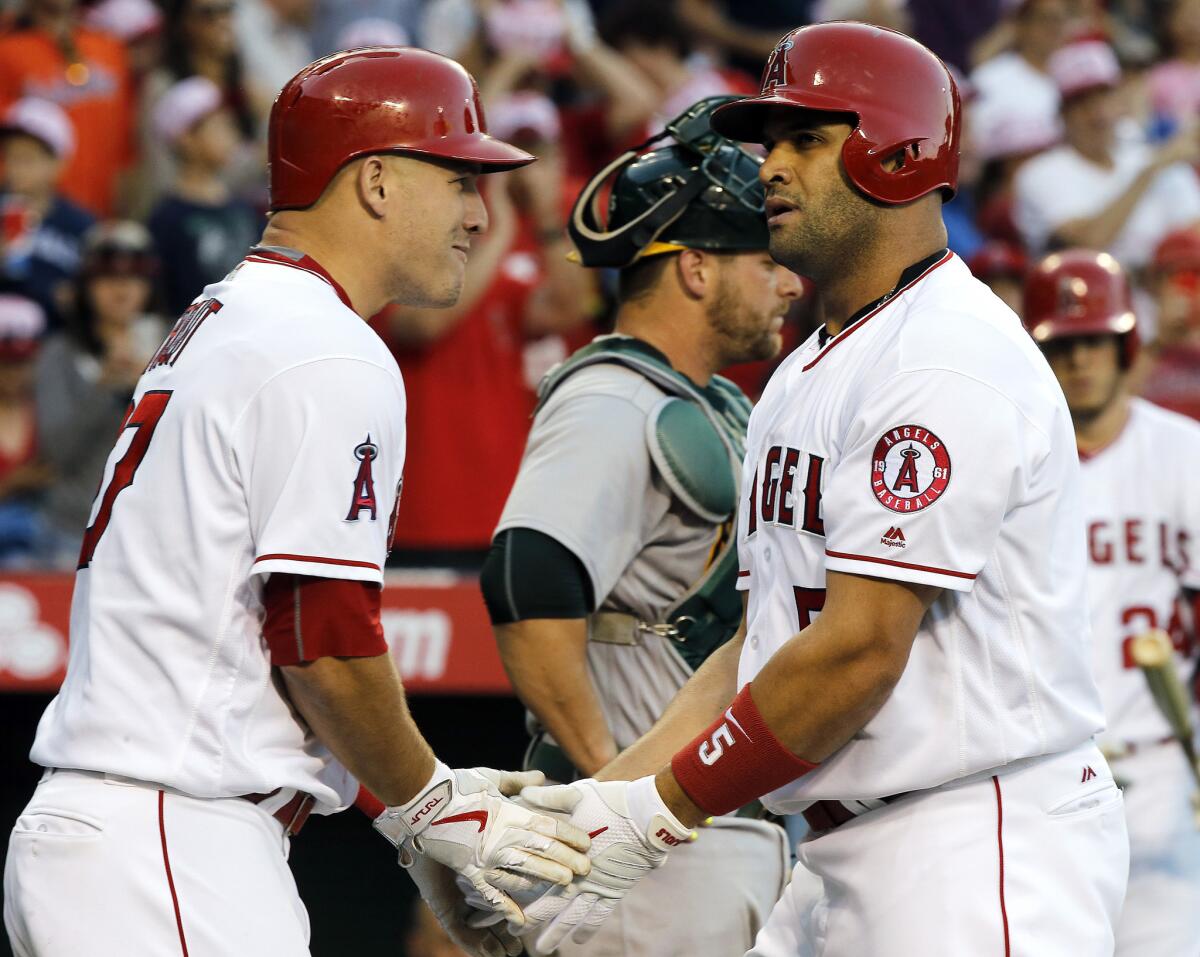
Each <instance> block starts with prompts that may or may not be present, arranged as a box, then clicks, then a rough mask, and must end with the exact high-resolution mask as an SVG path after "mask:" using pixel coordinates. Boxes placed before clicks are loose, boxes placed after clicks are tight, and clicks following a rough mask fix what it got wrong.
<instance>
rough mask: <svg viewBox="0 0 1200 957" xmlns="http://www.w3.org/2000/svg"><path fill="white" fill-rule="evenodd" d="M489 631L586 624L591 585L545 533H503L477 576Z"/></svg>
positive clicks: (568, 552) (579, 565)
mask: <svg viewBox="0 0 1200 957" xmlns="http://www.w3.org/2000/svg"><path fill="white" fill-rule="evenodd" d="M479 587H480V589H481V590H482V591H483V602H484V604H485V605H487V610H488V616H489V617H490V618H491V620H492V624H493V625H510V624H512V623H513V622H514V621H523V620H526V619H530V618H586V617H587V615H588V612H590V611H591V610H592V607H593V597H592V594H593V591H592V582H591V579H590V578H589V577H588V573H587V570H586V569H585V568H584V567H583V562H581V561H580V560H579V559H578V558H577V557H576V555H575V553H574V552H573V551H571V550H570V549H569V548H567V547H566V546H565V545H563V544H562V543H561V542H559V541H558V540H557V539H554V538H551V537H550V536H549V535H547V534H545V533H544V532H537V531H534V530H533V529H531V528H506V529H505V530H504V531H502V532H501V533H500V534H499V535H497V536H496V538H495V540H494V541H493V542H492V547H491V549H490V550H489V551H488V553H487V558H485V559H484V562H483V569H482V570H481V571H480V573H479Z"/></svg>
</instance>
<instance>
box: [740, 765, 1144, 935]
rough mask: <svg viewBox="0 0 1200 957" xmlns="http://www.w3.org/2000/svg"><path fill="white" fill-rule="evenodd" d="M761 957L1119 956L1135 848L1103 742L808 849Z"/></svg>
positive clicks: (954, 787)
mask: <svg viewBox="0 0 1200 957" xmlns="http://www.w3.org/2000/svg"><path fill="white" fill-rule="evenodd" d="M799 860H800V863H799V865H797V867H796V873H795V874H794V875H793V880H792V883H791V884H790V885H789V886H788V889H787V891H786V892H785V893H784V896H783V897H782V898H781V899H780V901H779V904H778V905H776V907H775V910H774V911H773V912H772V913H771V916H770V918H769V919H768V921H767V925H766V926H765V927H764V928H763V930H762V932H761V933H760V934H759V935H758V940H757V941H756V942H755V945H754V947H753V949H752V950H750V951H749V953H748V955H747V957H868V955H871V957H883V955H889V957H890V955H896V957H900V955H904V957H910V955H912V957H916V955H920V957H964V955H967V954H969V955H971V957H1112V953H1113V947H1114V940H1115V929H1116V925H1117V920H1118V917H1119V915H1120V911H1121V902H1122V899H1123V897H1124V894H1125V882H1126V877H1127V874H1128V868H1129V844H1128V839H1127V836H1126V833H1125V816H1124V809H1123V804H1122V799H1121V792H1120V791H1119V790H1118V789H1117V787H1116V785H1115V784H1114V783H1113V780H1112V773H1111V772H1110V770H1109V768H1108V765H1107V764H1106V763H1105V761H1104V758H1103V756H1102V755H1101V754H1100V751H1099V750H1098V749H1097V748H1096V747H1095V746H1094V745H1093V744H1091V743H1089V744H1087V745H1085V746H1081V747H1078V748H1075V749H1072V750H1071V751H1067V752H1063V753H1061V754H1057V755H1051V756H1047V757H1044V758H1039V759H1034V760H1032V761H1027V762H1020V763H1019V764H1018V765H1017V766H1011V765H1010V766H1009V767H1008V768H1006V769H1004V770H1001V771H999V772H997V773H996V774H995V775H992V774H985V775H975V776H972V777H970V778H965V779H963V780H961V781H957V782H954V783H952V784H949V785H945V786H943V787H941V788H936V789H933V790H930V791H922V792H918V793H917V794H914V795H911V796H910V797H907V798H901V799H900V800H899V801H896V802H895V803H893V804H890V805H887V806H886V807H883V808H880V809H879V810H876V811H871V812H868V813H867V814H865V815H863V816H862V817H860V818H857V819H855V820H853V821H850V822H848V823H846V824H843V825H842V826H841V827H839V828H836V829H834V830H832V831H829V832H826V833H824V834H822V835H821V836H818V837H810V838H808V839H806V840H805V841H804V842H802V843H801V844H800V848H799Z"/></svg>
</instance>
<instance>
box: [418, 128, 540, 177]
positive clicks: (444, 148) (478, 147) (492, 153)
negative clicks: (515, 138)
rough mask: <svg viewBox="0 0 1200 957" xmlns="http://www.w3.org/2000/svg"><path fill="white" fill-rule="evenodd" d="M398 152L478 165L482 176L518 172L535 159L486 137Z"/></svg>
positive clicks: (452, 139) (457, 138) (460, 138)
mask: <svg viewBox="0 0 1200 957" xmlns="http://www.w3.org/2000/svg"><path fill="white" fill-rule="evenodd" d="M397 151H398V152H402V153H413V154H414V155H417V156H422V155H424V156H436V157H438V158H440V159H448V160H457V161H458V162H462V163H478V164H479V166H480V167H481V169H480V172H481V173H503V172H505V171H506V170H510V169H520V168H521V167H522V166H528V165H529V164H530V163H532V162H533V161H534V160H535V159H537V157H536V156H534V155H533V154H532V153H526V152H525V151H524V150H523V149H518V148H517V147H515V146H513V145H512V144H511V143H505V142H504V140H498V139H496V138H495V137H492V136H488V135H487V134H486V133H485V134H482V135H481V134H477V133H476V134H466V135H461V136H447V137H445V138H444V139H440V140H438V141H437V144H436V145H434V146H426V147H424V148H422V149H412V148H409V147H399V148H398V150H397Z"/></svg>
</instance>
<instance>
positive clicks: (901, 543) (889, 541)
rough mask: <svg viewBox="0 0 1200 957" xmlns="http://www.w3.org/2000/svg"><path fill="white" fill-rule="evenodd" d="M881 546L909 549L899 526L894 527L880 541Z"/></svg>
mask: <svg viewBox="0 0 1200 957" xmlns="http://www.w3.org/2000/svg"><path fill="white" fill-rule="evenodd" d="M879 544H881V545H891V546H892V547H893V548H908V542H906V541H905V540H904V532H902V531H900V526H899V525H893V526H892V527H891V528H889V529H888V530H887V531H886V532H884V533H883V535H882V536H881V537H880V539H879Z"/></svg>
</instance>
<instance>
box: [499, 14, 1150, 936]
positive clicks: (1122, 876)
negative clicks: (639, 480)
mask: <svg viewBox="0 0 1200 957" xmlns="http://www.w3.org/2000/svg"><path fill="white" fill-rule="evenodd" d="M960 110H961V104H960V100H959V96H958V92H957V88H956V86H955V83H954V80H953V78H952V77H951V75H950V73H949V71H948V70H947V69H946V67H945V65H944V64H943V63H942V62H941V60H939V59H938V58H937V57H936V56H935V55H934V54H933V53H932V52H930V51H929V50H928V49H927V48H926V47H924V46H922V45H921V44H920V43H918V42H917V41H915V40H913V39H912V38H910V37H907V36H905V35H903V34H898V33H894V32H892V31H889V30H886V29H883V28H880V27H874V26H870V25H867V24H860V23H849V22H845V23H825V24H814V25H812V26H808V27H802V28H800V29H797V30H794V31H792V32H791V33H790V34H788V35H787V36H785V37H784V38H782V39H781V40H780V42H779V45H778V46H777V47H776V49H775V51H774V53H773V54H772V55H771V57H770V59H769V60H768V61H767V64H766V67H765V69H764V70H763V79H762V86H761V91H760V93H759V94H758V95H757V96H755V97H751V98H748V99H744V100H740V101H737V102H734V103H730V104H726V105H725V106H722V107H720V108H719V109H718V110H716V111H715V112H714V113H713V115H712V120H711V126H712V129H713V131H714V132H715V133H717V134H719V135H723V136H727V137H729V138H731V139H735V140H740V141H743V142H754V143H760V144H762V145H763V146H764V147H765V149H766V151H767V155H766V159H765V160H764V161H763V163H762V166H761V167H760V170H759V179H760V181H761V182H762V184H763V186H764V188H765V195H766V201H765V204H764V211H765V213H766V224H767V229H768V233H769V250H770V254H771V258H772V259H773V260H774V261H775V262H777V263H779V264H780V265H782V266H785V267H787V268H788V269H790V270H792V271H794V272H796V273H798V274H800V275H804V276H806V277H807V278H808V279H810V280H811V281H812V283H813V286H814V298H815V300H816V303H817V308H818V309H819V310H820V316H821V318H822V319H823V320H824V322H823V325H822V326H821V328H819V329H818V330H817V331H816V332H815V333H814V334H813V335H812V336H811V337H810V338H809V339H808V340H807V341H806V342H805V343H804V344H803V345H801V346H800V347H798V348H797V349H796V350H795V351H793V352H792V354H791V355H789V356H788V357H787V359H785V360H784V362H783V363H782V364H781V365H780V367H779V368H778V369H777V370H776V372H775V374H774V375H773V376H772V377H771V380H770V381H769V382H768V383H767V387H766V389H765V390H764V392H763V395H762V397H761V398H760V399H759V401H758V404H757V405H755V407H754V410H753V413H752V414H751V416H750V423H749V427H748V429H747V433H746V445H745V450H746V454H745V458H744V461H743V465H742V469H741V479H742V484H741V494H740V495H739V496H738V499H739V502H738V522H737V530H736V533H735V534H736V539H737V543H736V547H737V554H738V573H737V579H736V582H737V583H736V587H737V588H738V590H740V591H742V592H743V609H744V611H743V621H742V626H741V628H740V629H739V630H738V632H737V634H735V636H734V637H733V638H732V639H731V640H730V641H729V643H728V644H727V645H726V646H724V647H722V648H720V649H718V650H717V651H716V652H715V653H714V654H712V655H711V656H710V657H708V658H707V659H706V660H705V662H704V664H703V665H702V666H701V667H700V668H699V669H698V670H697V671H696V673H695V674H694V675H692V676H691V678H690V679H689V680H688V682H687V683H686V684H684V685H683V688H682V689H681V691H680V692H679V694H678V695H677V696H676V697H675V698H674V699H673V700H672V701H671V703H670V704H669V705H667V707H666V708H665V709H664V710H663V713H662V715H661V716H660V717H659V718H658V720H657V722H656V723H655V725H654V727H653V728H652V729H651V730H650V732H649V733H648V734H646V735H644V736H643V737H642V738H640V739H639V740H638V741H637V742H635V743H633V744H632V745H631V746H629V747H628V748H626V749H625V750H623V751H622V752H621V753H620V754H619V755H618V756H617V757H616V759H615V760H614V761H613V762H612V763H611V764H609V765H608V766H606V767H605V768H604V769H603V770H602V771H601V772H600V773H599V775H598V777H599V779H600V780H598V781H589V780H586V779H585V780H581V781H577V782H574V783H573V784H568V785H563V786H562V787H559V788H527V789H526V790H525V791H524V792H523V793H522V799H523V800H524V801H525V802H526V803H527V804H529V805H530V806H531V807H541V808H551V807H552V808H555V809H557V810H558V811H560V812H565V811H570V813H571V817H570V820H571V821H572V822H573V823H575V824H576V825H577V826H579V827H580V828H582V829H584V830H587V831H588V833H592V834H596V833H597V830H596V829H597V828H600V827H605V826H608V827H609V828H610V830H612V829H615V827H618V826H624V822H623V820H622V815H621V814H620V812H619V810H618V809H616V805H615V804H614V803H612V801H611V798H610V795H611V792H609V791H608V788H609V786H610V785H611V784H612V783H613V782H614V781H620V780H631V781H632V783H630V784H629V785H628V786H627V789H626V791H625V792H624V796H625V797H626V799H627V801H629V802H630V803H632V802H633V801H636V802H639V805H640V806H641V807H645V806H647V805H649V804H650V803H651V801H652V799H653V798H654V797H657V798H658V799H660V800H661V802H662V803H663V804H665V805H666V808H667V811H668V812H669V813H670V815H671V817H667V816H666V815H663V817H662V820H664V822H665V824H664V830H665V825H666V824H670V825H672V826H675V823H676V822H678V824H679V825H682V826H683V827H684V828H686V827H689V826H690V827H697V826H698V825H700V824H702V823H703V822H704V821H705V819H706V818H707V817H709V816H712V815H720V814H725V813H728V812H729V811H731V810H733V809H735V808H737V807H740V806H742V805H743V804H744V803H746V802H747V801H749V800H752V799H756V798H757V799H759V800H761V801H762V802H763V804H764V806H765V807H766V808H767V809H768V810H769V811H771V812H773V813H777V814H794V813H801V814H803V816H804V817H805V819H806V820H807V822H808V824H809V826H810V832H809V833H808V834H807V835H806V836H805V838H804V839H803V840H802V841H801V842H800V843H799V845H798V846H797V849H796V851H797V856H798V859H799V863H798V865H797V867H796V869H795V872H794V877H793V880H792V882H791V883H790V884H789V885H788V887H787V889H786V890H785V891H784V893H783V896H782V897H781V898H780V900H779V901H778V902H777V903H776V905H775V907H774V909H773V910H772V912H771V914H770V916H769V917H768V918H767V921H766V923H765V924H764V926H763V928H762V930H760V931H759V933H758V936H757V938H756V939H755V943H754V946H753V947H752V948H751V949H750V950H749V951H748V952H747V954H748V957H814V955H825V957H883V955H887V957H892V955H895V957H901V955H902V957H918V955H939V957H942V955H945V957H949V955H953V957H959V955H971V957H976V955H997V957H999V955H1002V954H1028V955H1034V954H1036V955H1055V957H1061V955H1068V954H1069V955H1073V957H1111V955H1112V952H1113V940H1114V931H1115V926H1116V924H1117V921H1118V918H1119V915H1120V908H1121V902H1122V899H1123V897H1124V894H1125V883H1126V877H1127V873H1128V867H1129V846H1128V842H1127V838H1126V828H1125V816H1124V810H1123V806H1122V797H1121V792H1120V789H1119V788H1118V787H1117V785H1116V783H1115V781H1114V780H1113V775H1112V772H1111V770H1110V768H1109V767H1108V765H1107V764H1106V763H1105V759H1104V755H1103V754H1102V753H1101V751H1100V750H1099V749H1098V748H1097V747H1096V744H1095V742H1094V736H1095V734H1096V733H1097V732H1098V731H1100V730H1101V729H1102V728H1103V725H1104V713H1103V709H1102V706H1101V699H1100V694H1099V691H1098V689H1097V687H1096V682H1095V679H1094V677H1093V675H1092V663H1091V657H1090V651H1091V649H1090V643H1089V641H1088V621H1087V605H1086V601H1087V599H1086V594H1085V577H1086V572H1087V569H1086V565H1085V554H1084V541H1085V534H1086V531H1085V527H1084V523H1083V517H1082V505H1081V502H1080V492H1079V487H1078V486H1079V460H1078V457H1077V455H1076V452H1075V448H1074V431H1073V429H1072V422H1071V417H1070V411H1069V410H1068V408H1067V404H1066V401H1065V400H1064V398H1063V394H1062V389H1061V388H1060V387H1059V385H1058V382H1057V381H1056V380H1055V378H1054V374H1053V373H1052V372H1051V370H1050V368H1049V366H1048V365H1047V363H1046V361H1045V359H1044V358H1043V356H1042V355H1041V354H1040V353H1039V352H1038V349H1037V347H1036V345H1035V344H1034V342H1033V341H1032V340H1031V339H1030V338H1029V336H1028V335H1027V334H1026V333H1025V331H1024V329H1023V328H1022V327H1021V323H1020V321H1019V320H1018V319H1017V317H1016V316H1015V315H1013V313H1012V311H1011V310H1010V309H1008V307H1006V306H1005V305H1004V303H1002V302H1001V301H1000V299H999V298H997V297H996V296H995V295H994V294H993V293H992V292H991V291H990V290H989V289H988V288H987V287H986V286H984V285H983V284H982V283H981V282H979V280H977V279H975V278H974V277H973V276H972V275H971V274H970V272H969V270H968V269H967V267H966V265H965V264H964V263H963V262H962V260H960V259H959V258H958V257H956V256H955V255H954V254H953V253H951V252H949V251H948V250H947V248H946V229H945V225H944V223H943V220H942V206H943V204H944V203H945V202H946V201H947V200H948V199H949V197H951V196H952V195H953V192H954V189H955V187H956V185H957V177H958V154H959V148H960V147H959V143H960V136H961V116H960ZM654 225H655V223H654V222H653V221H650V222H647V223H646V224H645V229H646V231H650V232H651V234H652V230H653V227H654ZM593 232H595V230H594V229H593ZM592 238H593V239H595V238H596V237H592ZM567 387H569V386H567ZM667 541H670V539H667ZM516 587H518V586H517V585H516V584H515V583H514V588H516ZM683 624H684V626H685V627H683V628H680V629H679V631H680V634H681V638H682V639H683V640H684V641H685V642H686V639H687V636H688V634H689V632H688V631H687V623H686V622H684V623H683ZM669 636H670V635H669V633H668V637H669ZM650 638H651V636H646V638H644V639H642V640H643V641H645V640H650ZM685 647H686V645H685ZM618 674H619V673H618ZM622 678H623V676H622ZM646 775H649V776H650V780H651V782H652V793H650V794H649V795H647V792H646V791H645V790H643V788H644V785H640V784H639V783H638V782H639V781H644V780H645V778H644V777H643V776H646ZM665 833H666V834H667V836H668V837H671V838H674V836H675V834H676V833H677V832H676V831H674V830H665ZM706 836H707V835H706V833H705V831H704V829H703V828H699V829H698V831H697V837H696V840H695V843H694V845H693V844H689V845H686V846H683V847H678V848H676V849H674V850H671V852H670V854H669V855H668V856H667V858H666V862H665V866H667V867H669V866H671V864H672V862H673V861H674V860H675V858H676V857H678V858H680V859H683V860H686V859H687V855H688V852H689V851H690V850H691V849H693V848H695V849H698V848H700V846H701V845H702V844H703V842H704V841H705V840H706ZM667 843H669V842H667ZM613 847H620V849H621V851H622V852H623V854H622V858H621V859H622V861H623V862H629V863H630V864H632V863H633V862H636V863H637V864H638V865H640V869H641V871H642V873H643V874H650V873H652V872H653V868H654V867H655V866H656V865H660V864H662V861H661V858H660V857H659V855H658V854H656V853H655V850H656V848H655V846H654V845H653V844H652V845H651V847H650V848H648V849H645V848H644V849H641V852H640V853H639V848H638V847H637V845H636V844H634V843H633V842H632V841H626V840H623V839H622V838H621V837H620V836H619V835H614V836H611V837H610V836H608V832H602V833H601V834H600V835H599V836H597V837H596V838H595V839H594V840H593V845H592V851H591V853H592V854H593V855H594V856H595V857H596V859H597V860H599V859H600V855H603V854H604V853H605V851H606V850H609V849H611V848H613ZM597 871H601V873H599V874H598V873H596V872H597ZM709 873H711V877H712V879H713V881H715V882H719V881H722V880H723V879H724V875H723V874H722V872H721V869H720V866H719V865H715V866H713V867H711V869H710V870H709ZM637 881H638V877H637V874H636V873H632V867H628V868H627V869H622V870H621V871H619V872H618V870H617V868H616V867H612V868H605V869H603V870H601V868H599V867H597V868H596V869H595V870H594V871H593V873H592V874H590V875H589V876H588V877H587V878H584V879H581V880H578V881H576V882H574V883H573V884H572V885H571V887H569V888H567V889H565V890H563V889H557V888H555V889H550V890H549V891H548V892H547V893H546V894H545V895H544V896H543V897H542V898H540V899H539V900H538V901H536V902H534V903H532V904H530V905H528V906H527V907H526V909H525V912H526V916H527V921H526V925H525V927H524V928H522V933H523V934H527V935H528V936H529V937H530V938H531V939H532V940H533V942H534V944H535V946H536V947H537V948H538V949H539V950H550V949H552V948H553V946H554V945H555V944H556V943H558V942H559V941H561V940H564V939H566V938H567V937H568V936H571V937H572V938H573V939H574V940H576V941H581V940H584V939H586V938H587V937H588V936H590V935H592V934H594V933H595V932H596V926H597V925H598V924H602V922H603V921H604V920H605V919H606V918H607V917H608V916H609V915H610V914H613V917H614V919H620V917H619V914H620V910H619V908H620V907H622V906H624V904H623V902H621V903H619V899H620V898H621V896H622V895H623V894H627V895H628V896H629V898H630V899H631V901H632V898H633V896H634V895H636V894H637V893H638V887H637ZM686 904H687V902H686V899H680V900H679V901H677V902H676V903H674V905H673V906H674V907H675V908H677V909H683V908H684V907H686ZM614 911H615V913H614ZM531 915H534V916H535V920H530V919H529V918H530V916H531ZM531 925H532V926H531ZM655 943H656V944H658V945H659V951H658V952H659V953H671V952H672V948H671V940H670V938H669V937H668V938H667V939H665V940H656V941H655ZM692 952H693V951H690V950H682V951H677V952H676V953H692ZM726 953H728V951H726Z"/></svg>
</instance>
